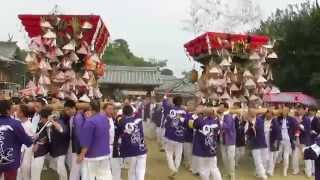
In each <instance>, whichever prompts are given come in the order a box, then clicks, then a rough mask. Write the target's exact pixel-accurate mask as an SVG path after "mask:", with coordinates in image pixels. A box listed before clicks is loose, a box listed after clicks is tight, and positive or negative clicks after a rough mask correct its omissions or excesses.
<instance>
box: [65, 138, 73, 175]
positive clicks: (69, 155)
mask: <svg viewBox="0 0 320 180" xmlns="http://www.w3.org/2000/svg"><path fill="white" fill-rule="evenodd" d="M73 154H74V153H72V143H71V141H70V144H69V149H68V153H67V155H66V164H67V167H68V169H69V171H71V167H72V160H73Z"/></svg>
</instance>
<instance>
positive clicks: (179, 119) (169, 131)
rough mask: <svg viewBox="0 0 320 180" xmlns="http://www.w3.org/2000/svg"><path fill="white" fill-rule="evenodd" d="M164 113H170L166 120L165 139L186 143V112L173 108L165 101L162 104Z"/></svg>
mask: <svg viewBox="0 0 320 180" xmlns="http://www.w3.org/2000/svg"><path fill="white" fill-rule="evenodd" d="M162 105H163V109H164V112H169V113H168V115H167V116H166V119H165V137H166V138H167V139H169V140H172V141H175V142H180V143H183V142H184V140H185V139H184V136H185V121H186V120H187V116H186V115H187V113H186V111H185V110H184V109H183V108H181V107H178V106H174V107H171V106H170V105H169V103H168V101H167V100H166V99H165V100H164V101H163V103H162Z"/></svg>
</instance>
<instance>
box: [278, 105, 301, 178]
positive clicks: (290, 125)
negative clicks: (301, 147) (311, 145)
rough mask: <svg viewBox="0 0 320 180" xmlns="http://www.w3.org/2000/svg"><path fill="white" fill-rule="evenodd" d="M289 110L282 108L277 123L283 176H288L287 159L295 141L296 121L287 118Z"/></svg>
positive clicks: (289, 117)
mask: <svg viewBox="0 0 320 180" xmlns="http://www.w3.org/2000/svg"><path fill="white" fill-rule="evenodd" d="M289 111H290V109H289V108H288V107H283V108H282V113H281V115H280V116H279V117H278V119H277V120H278V123H279V125H280V127H281V137H282V140H281V143H280V154H279V155H280V156H282V157H283V176H287V175H288V168H289V158H290V155H291V154H292V152H293V150H294V149H295V141H296V139H297V129H298V123H297V120H296V119H295V118H293V117H291V116H289Z"/></svg>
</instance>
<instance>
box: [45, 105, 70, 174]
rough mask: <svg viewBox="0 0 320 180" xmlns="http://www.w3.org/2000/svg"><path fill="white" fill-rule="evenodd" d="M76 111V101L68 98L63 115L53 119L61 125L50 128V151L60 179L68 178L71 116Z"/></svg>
mask: <svg viewBox="0 0 320 180" xmlns="http://www.w3.org/2000/svg"><path fill="white" fill-rule="evenodd" d="M75 112H76V103H75V102H74V101H72V100H66V101H65V103H64V109H63V113H62V115H61V117H60V118H59V117H56V118H57V119H54V121H53V123H56V124H58V125H59V126H60V127H59V128H51V129H50V130H51V132H50V141H49V152H50V156H51V157H52V158H53V159H52V163H53V165H54V169H55V170H56V171H57V174H58V176H59V180H67V179H68V173H67V170H66V166H65V161H66V155H67V152H68V148H69V143H70V118H71V117H72V116H73V115H74V114H75Z"/></svg>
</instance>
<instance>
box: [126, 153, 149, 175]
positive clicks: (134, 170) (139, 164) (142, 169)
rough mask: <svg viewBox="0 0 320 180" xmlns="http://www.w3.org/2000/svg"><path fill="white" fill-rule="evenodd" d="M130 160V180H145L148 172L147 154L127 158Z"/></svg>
mask: <svg viewBox="0 0 320 180" xmlns="http://www.w3.org/2000/svg"><path fill="white" fill-rule="evenodd" d="M126 161H128V162H129V170H128V180H144V176H145V174H146V163H147V155H146V154H144V155H140V156H135V157H129V158H126Z"/></svg>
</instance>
